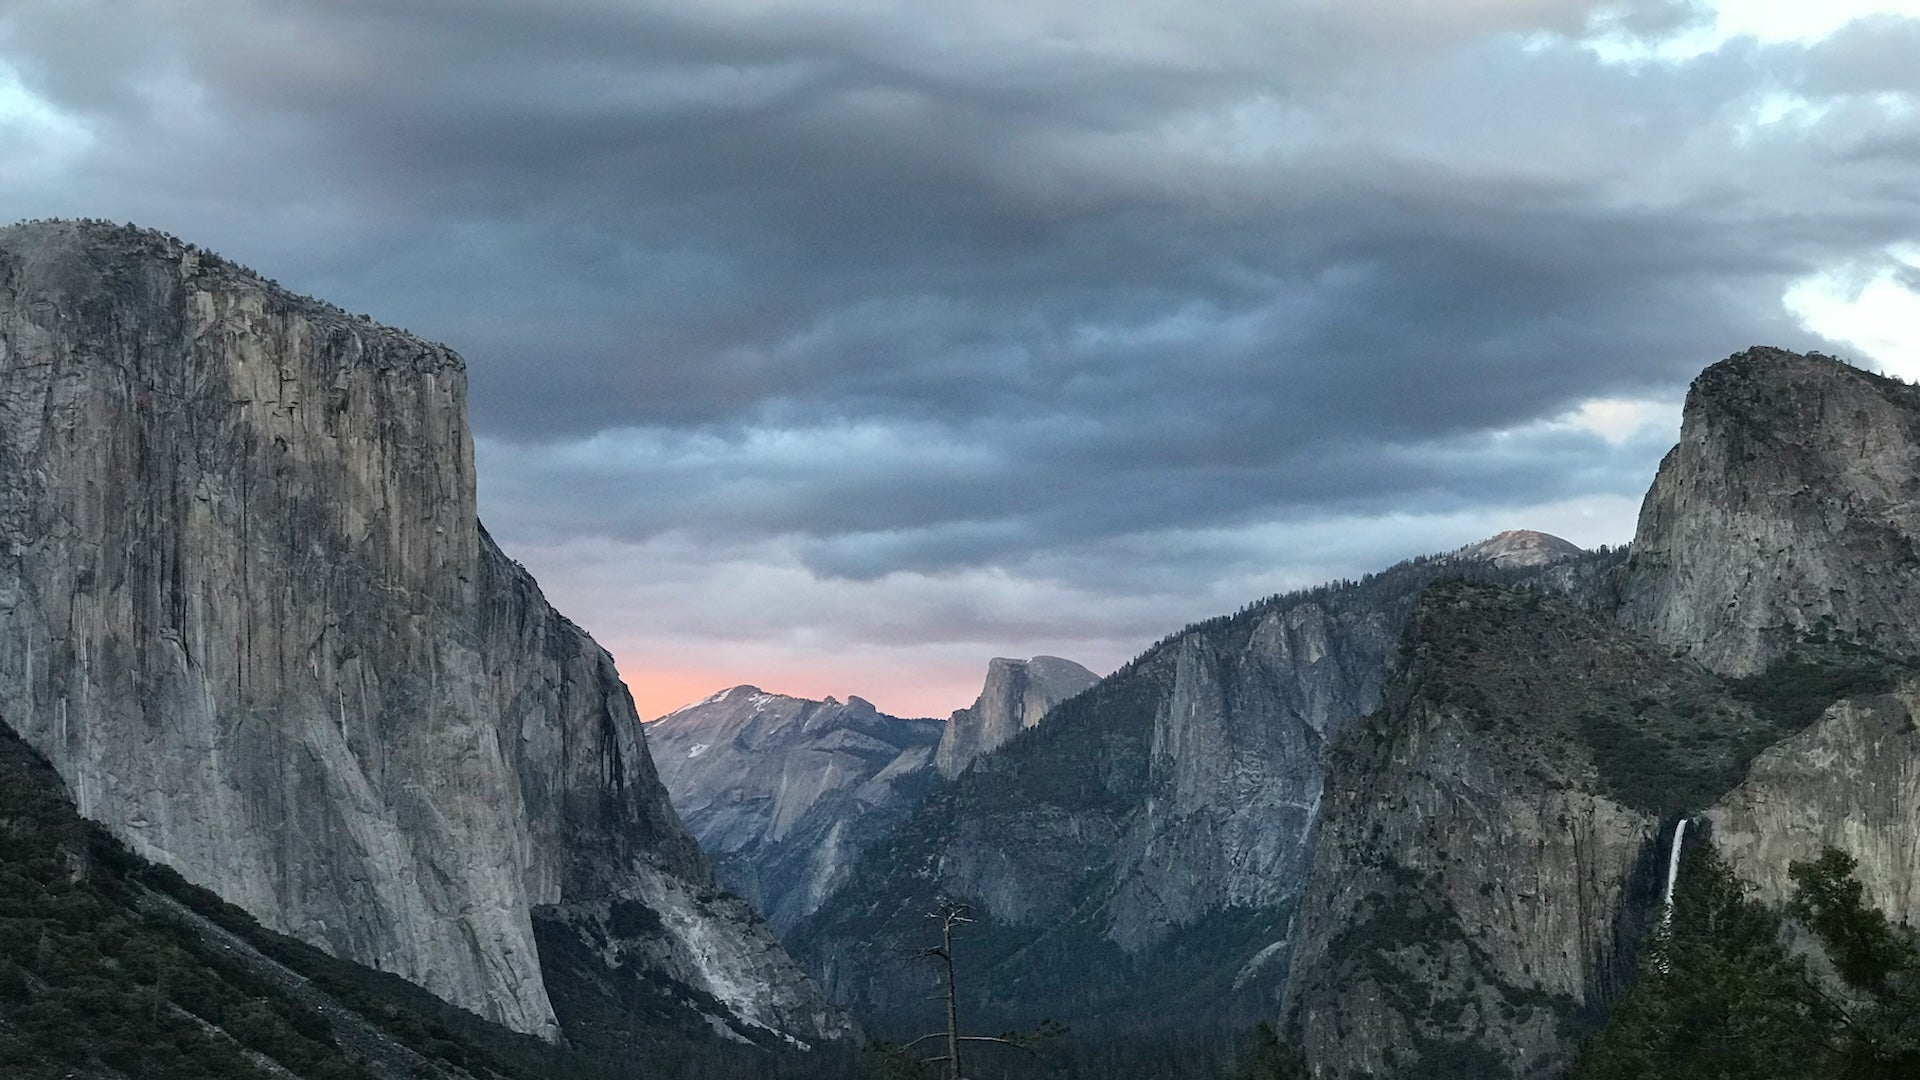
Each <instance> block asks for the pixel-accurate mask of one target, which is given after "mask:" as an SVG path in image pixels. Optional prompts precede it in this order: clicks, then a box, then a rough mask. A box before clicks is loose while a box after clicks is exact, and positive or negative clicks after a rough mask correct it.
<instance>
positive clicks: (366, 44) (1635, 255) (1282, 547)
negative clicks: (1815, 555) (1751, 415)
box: [0, 0, 1920, 715]
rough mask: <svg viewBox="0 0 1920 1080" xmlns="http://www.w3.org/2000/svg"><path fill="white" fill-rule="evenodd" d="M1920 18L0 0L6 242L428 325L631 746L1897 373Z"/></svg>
mask: <svg viewBox="0 0 1920 1080" xmlns="http://www.w3.org/2000/svg"><path fill="white" fill-rule="evenodd" d="M1915 56H1920V0H1832V2H1825V3H1820V4H1809V3H1804V2H1801V0H1746V2H1742V0H1722V2H1720V3H1717V4H1715V3H1669V2H1664V0H1645V2H1629V3H1621V4H1600V3H1582V2H1573V0H1459V2H1450V3H1441V2H1436V0H1343V2H1338V3H1336V2H1332V0H1276V2H1272V3H1267V4H1263V5H1257V6H1256V5H1248V4H1245V3H1242V2H1239V0H1183V2H1180V3H1174V2H1171V0H1164V2H1132V0H1103V2H1093V0H962V2H959V3H953V4H942V5H926V4H911V3H904V2H882V0H804V2H802V0H701V2H698V3H695V2H691V0H680V2H677V3H658V2H646V0H628V2H614V0H581V2H572V3H553V2H548V0H538V2H536V0H462V2H455V0H389V2H375V0H279V2H274V3H267V2H264V0H262V2H254V0H227V2H223V3H220V4H193V3H187V2H184V0H178V2H162V0H120V2H111V3H110V2H106V0H0V140H3V141H4V145H6V146H7V147H8V152H7V153H6V154H5V155H0V211H4V212H5V214H6V215H7V216H9V217H42V216H56V215H58V216H90V217H105V218H112V219H116V220H131V221H136V222H139V223H141V224H144V225H150V226H154V227H157V228H162V229H165V230H167V231H169V232H173V233H176V234H178V235H181V236H182V237H185V238H187V239H189V240H192V241H194V242H196V243H200V244H202V245H204V246H207V247H211V248H213V249H215V250H218V251H220V252H221V253H223V254H225V255H227V256H228V257H230V258H234V259H236V260H239V261H242V262H245V263H247V264H249V265H252V266H254V267H255V268H257V269H259V270H260V271H261V272H263V273H265V274H267V275H269V276H272V277H274V278H277V279H278V280H280V281H281V282H283V283H285V284H287V285H288V286H290V287H292V288H295V289H297V290H299V291H302V292H306V293H311V294H314V295H318V296H321V297H324V298H326V299H329V300H332V301H334V302H336V303H338V304H340V305H341V306H343V307H346V308H348V309H350V310H354V311H366V312H369V313H370V314H372V315H373V316H374V317H375V318H377V319H379V320H381V321H383V322H387V323H391V324H394V325H400V326H404V327H407V328H408V329H411V330H413V331H415V332H417V333H420V334H423V335H425V336H429V337H432V338H435V339H438V340H442V341H445V342H447V343H448V344H450V345H452V346H453V347H455V348H456V349H458V350H460V351H461V352H462V353H463V354H464V355H465V356H466V358H467V360H468V363H469V367H470V379H471V393H472V402H473V410H474V422H475V427H476V430H477V432H478V436H479V439H478V445H477V453H478V457H479V464H480V470H481V492H480V495H481V506H482V512H483V514H484V516H485V518H486V520H487V523H488V525H489V528H490V529H491V530H492V531H493V533H494V535H495V536H496V537H497V538H498V539H499V540H500V541H501V542H502V544H503V546H505V547H506V548H507V549H508V551H509V552H511V553H512V554H514V555H515V556H516V557H518V558H520V559H521V560H522V561H524V562H525V563H526V564H527V565H528V566H529V567H530V568H531V569H532V570H533V571H534V572H535V573H536V575H537V576H538V577H539V578H540V580H541V581H542V583H543V585H544V586H545V587H546V589H547V591H548V593H549V595H550V596H551V597H552V598H553V599H554V600H555V602H556V603H557V604H558V605H559V606H560V607H561V609H562V610H564V611H567V612H568V613H569V614H571V615H573V616H574V617H575V618H576V619H577V620H578V621H580V622H581V623H582V624H583V625H585V626H587V627H588V628H589V629H590V630H592V631H593V632H594V633H595V635H596V636H597V637H598V638H599V639H600V640H601V641H602V643H604V644H606V645H607V646H608V647H609V648H611V649H612V650H613V651H614V653H615V655H616V656H617V657H618V658H619V660H620V664H621V670H622V671H623V673H624V674H625V675H626V676H627V678H628V680H629V681H630V682H631V683H632V684H633V686H634V690H635V693H636V696H637V697H638V698H639V699H640V704H641V709H642V712H643V713H644V714H648V715H653V714H658V713H663V712H666V711H668V710H669V709H671V708H673V707H675V706H677V705H679V704H682V703H684V702H686V701H691V700H694V699H697V698H700V697H704V696H705V695H706V694H708V693H710V692H712V691H713V690H715V689H718V688H719V687H722V686H725V685H730V684H733V683H740V682H752V683H755V684H757V685H760V686H763V687H766V688H768V689H771V690H777V691H781V692H788V693H795V694H804V695H809V696H824V695H826V694H829V693H832V694H837V695H839V696H841V697H845V696H846V695H847V694H849V693H857V694H860V695H861V696H863V697H867V698H869V699H871V700H873V701H874V702H875V703H876V704H877V705H879V706H880V707H881V708H882V709H885V710H888V711H892V712H896V713H914V714H941V715H944V714H945V712H947V711H948V710H950V709H953V708H957V707H960V706H963V705H965V704H967V703H968V702H969V701H970V700H971V698H972V695H973V693H974V692H975V690H977V688H978V685H979V680H980V677H981V673H982V671H983V670H984V666H985V661H986V659H987V658H988V657H989V656H992V655H1017V656H1027V655H1032V654H1034V653H1052V654H1057V655H1062V656H1068V657H1072V658H1075V659H1077V660H1080V661H1081V662H1083V663H1086V664H1087V665H1089V666H1091V667H1094V668H1096V669H1097V670H1106V669H1107V668H1110V667H1111V666H1113V665H1115V664H1117V663H1119V662H1120V661H1122V660H1124V659H1125V658H1126V657H1128V656H1130V655H1132V654H1133V653H1135V652H1137V651H1138V650H1139V649H1140V648H1141V647H1143V646H1144V645H1146V644H1147V643H1149V642H1150V641H1152V640H1153V639H1155V638H1157V637H1159V636H1161V635H1162V634H1164V633H1166V632H1168V631H1170V630H1173V629H1175V628H1177V627H1178V626H1179V625H1181V624H1182V623H1184V622H1186V621H1189V620H1192V619H1196V618H1203V617H1206V616H1209V615H1214V614H1218V613H1221V612H1225V611H1229V610H1232V609H1234V608H1236V607H1238V606H1239V605H1241V604H1242V603H1244V602H1246V601H1248V600H1251V599H1253V598H1255V597H1258V596H1260V595H1263V594H1266V593H1270V592H1274V591H1279V590H1284V589H1288V588H1293V587H1297V586H1303V585H1310V584H1314V583H1317V582H1319V581H1322V580H1325V579H1327V578H1330V577H1338V576H1353V575H1358V574H1360V573H1363V572H1365V571H1367V570H1370V569H1376V568H1379V567H1381V566H1384V565H1385V564H1387V563H1389V562H1392V561H1394V560H1396V559H1398V558H1402V557H1405V556H1408V555H1413V554H1417V553H1422V552H1430V551H1437V550H1444V549H1448V548H1452V547H1457V546H1459V545H1461V544H1465V543H1468V542H1471V541H1474V540H1478V539H1481V538H1483V537H1485V536H1488V535H1491V534H1492V533H1494V532H1497V531H1500V530H1502V529H1506V528H1515V527H1528V528H1537V529H1543V530H1546V531H1549V532H1554V533H1558V534H1560V535H1563V536H1566V537H1568V538H1569V539H1572V540H1574V541H1576V542H1579V543H1582V544H1587V545H1591V544H1594V543H1600V542H1620V541H1623V540H1625V539H1627V537H1628V536H1629V535H1630V534H1631V530H1632V519H1633V514H1634V512H1635V509H1636V508H1637V506H1638V502H1639V497H1640V495H1641V493H1642V492H1643V491H1644V490H1645V488H1646V485H1647V483H1648V482H1649V480H1650V479H1651V477H1652V474H1653V470H1654V467H1655V465H1656V464H1657V463H1658V460H1659V457H1660V455H1661V454H1662V453H1664V451H1665V450H1666V449H1667V447H1669V446H1670V445H1671V444H1672V442H1673V439H1674V437H1675V434H1676V431H1677V423H1678V415H1679V402H1680V398H1681V395H1682V394H1683V392H1684V389H1685V385H1686V382H1687V381H1688V380H1689V379H1690V378H1691V377H1692V376H1693V375H1694V374H1695V373H1696V372H1697V371H1698V370H1699V369H1700V368H1701V367H1703V366H1705V365H1706V364H1708V363H1710V362H1712V361H1714V360H1716V359H1719V358H1720V357H1723V356H1725V355H1727V354H1729V353H1731V352H1734V351H1737V350H1739V349H1742V348H1745V347H1746V346H1748V345H1750V344H1759V343H1765V344H1776V345H1782V346H1786V347H1791V348H1800V349H1806V348H1817V349H1821V350H1824V351H1828V352H1833V353H1836V354H1839V355H1842V356H1847V357H1851V358H1853V359H1856V360H1857V361H1859V362H1862V363H1863V364H1866V365H1868V366H1877V367H1882V368H1884V369H1885V370H1888V371H1890V372H1892V373H1895V374H1900V375H1904V376H1907V377H1910V378H1911V377H1920V64H1915V63H1914V62H1913V58H1914V57H1915Z"/></svg>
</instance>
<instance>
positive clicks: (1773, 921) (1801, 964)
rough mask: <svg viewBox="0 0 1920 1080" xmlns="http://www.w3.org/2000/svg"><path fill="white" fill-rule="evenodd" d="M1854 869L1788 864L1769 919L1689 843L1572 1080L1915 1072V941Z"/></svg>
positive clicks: (1918, 1070)
mask: <svg viewBox="0 0 1920 1080" xmlns="http://www.w3.org/2000/svg"><path fill="white" fill-rule="evenodd" d="M1689 835H1690V836H1691V834H1689ZM1853 872H1854V861H1853V859H1852V858H1851V857H1850V856H1848V855H1847V854H1846V853H1844V852H1841V851H1836V850H1832V849H1828V850H1827V851H1826V852H1825V854H1823V855H1822V856H1821V857H1820V858H1819V859H1817V860H1814V861H1811V862H1803V863H1795V864H1794V865H1793V869H1792V873H1793V881H1794V894H1793V901H1792V903H1791V905H1790V906H1789V908H1788V910H1787V911H1785V912H1780V911H1776V910H1774V909H1772V908H1769V907H1768V906H1766V905H1764V904H1762V903H1760V902H1759V901H1757V900H1755V899H1754V898H1753V897H1751V896H1750V895H1748V893H1749V890H1748V888H1747V886H1746V885H1745V884H1744V883H1743V882H1741V881H1740V880H1739V879H1737V878H1736V877H1734V875H1733V873H1732V871H1731V870H1729V869H1728V867H1727V865H1726V863H1725V862H1724V861H1723V860H1722V859H1721V857H1720V855H1719V853H1718V851H1717V850H1716V849H1715V847H1714V845H1713V843H1712V841H1711V839H1710V838H1705V837H1703V838H1702V839H1701V840H1699V841H1692V840H1690V841H1689V843H1688V844H1687V845H1686V846H1685V848H1684V853H1683V857H1682V860H1681V869H1680V876H1679V878H1678V880H1677V883H1676V886H1675V890H1674V899H1673V906H1672V908H1671V914H1670V916H1669V917H1668V919H1667V920H1666V922H1665V923H1664V924H1663V925H1662V926H1661V927H1660V928H1659V929H1657V930H1656V931H1655V933H1654V936H1653V940H1652V941H1651V942H1650V943H1649V944H1648V947H1647V948H1646V949H1645V950H1643V952H1642V957H1641V962H1640V970H1639V976H1638V978H1637V980H1636V981H1635V983H1634V985H1633V987H1632V988H1631V989H1630V990H1629V991H1628V992H1627V994H1626V995H1625V997H1624V998H1623V999H1622V1000H1621V1001H1620V1002H1619V1003H1618V1005H1617V1006H1616V1007H1615V1008H1614V1010H1613V1012H1612V1015H1611V1016H1610V1017H1609V1018H1608V1020H1607V1023H1606V1025H1605V1026H1604V1027H1602V1028H1601V1030H1600V1031H1599V1032H1597V1033H1596V1034H1595V1035H1594V1036H1593V1037H1592V1038H1590V1039H1589V1040H1588V1042H1587V1044H1586V1045H1585V1046H1584V1047H1583V1048H1582V1050H1581V1054H1580V1057H1579V1059H1578V1060H1577V1062H1576V1063H1575V1065H1574V1068H1573V1074H1572V1075H1573V1080H1669V1078H1671V1080H1719V1078H1726V1080H1734V1078H1739V1080H1808V1078H1810V1077H1827V1078H1833V1080H1911V1078H1913V1077H1920V938H1917V937H1916V935H1915V933H1914V931H1913V930H1912V929H1911V928H1910V927H1906V926H1900V925H1896V924H1894V923H1891V922H1889V921H1888V919H1887V917H1886V916H1885V915H1884V914H1882V913H1881V912H1879V911H1877V910H1875V909H1873V908H1871V907H1869V906H1868V905H1867V904H1866V903H1865V901H1864V899H1863V890H1862V888H1861V885H1860V883H1859V882H1858V881H1857V880H1855V878H1854V873H1853Z"/></svg>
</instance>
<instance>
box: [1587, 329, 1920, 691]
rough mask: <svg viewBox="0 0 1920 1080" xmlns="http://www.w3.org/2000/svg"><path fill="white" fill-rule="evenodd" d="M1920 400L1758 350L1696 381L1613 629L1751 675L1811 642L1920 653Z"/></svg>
mask: <svg viewBox="0 0 1920 1080" xmlns="http://www.w3.org/2000/svg"><path fill="white" fill-rule="evenodd" d="M1917 537H1920V387H1914V386H1909V385H1907V384H1906V383H1902V382H1899V381H1897V380H1893V379H1888V378H1884V377H1882V376H1879V375H1874V374H1871V373H1869V372H1865V371H1861V370H1859V369H1857V368H1853V367H1849V366H1847V365H1845V364H1842V363H1839V362H1837V361H1835V360H1832V359H1829V358H1825V357H1819V356H1802V355H1798V354H1795V353H1789V352H1784V351H1782V350H1779V349H1765V348H1756V349H1750V350H1748V351H1746V352H1743V353H1739V354H1737V355H1735V356H1733V357H1730V358H1728V359H1727V360H1724V361H1721V362H1720V363H1717V364H1715V365H1713V366H1712V367H1709V368H1708V369H1706V371H1704V372H1702V373H1701V374H1700V377H1699V378H1698V379H1696V380H1695V381H1694V384H1693V386H1692V388H1691V389H1690V390H1689V392H1688V394H1687V404H1686V410H1685V413H1684V419H1683V421H1682V425H1681V429H1680V444H1679V445H1678V446H1676V447H1674V449H1673V451H1672V452H1671V453H1669V454H1668V455H1667V458H1666V460H1665V461H1663V462H1662V463H1661V465H1660V472H1659V474H1658V476H1656V477H1655V479H1654V483H1653V488H1652V490H1651V491H1649V492H1648V493H1647V498H1646V502H1645V503H1644V504H1643V505H1642V507H1641V510H1640V522H1639V526H1638V529H1637V530H1636V532H1635V534H1634V540H1633V558H1632V561H1631V562H1630V563H1629V567H1628V571H1627V573H1626V575H1625V578H1624V581H1623V592H1622V595H1623V597H1624V601H1625V603H1624V606H1623V608H1622V613H1621V614H1622V618H1623V619H1624V620H1625V621H1626V623H1627V624H1628V625H1630V626H1633V627H1634V628H1636V629H1638V630H1640V631H1642V632H1643V633H1646V634H1647V635H1649V636H1651V637H1653V638H1654V639H1655V640H1658V641H1664V642H1668V643H1670V644H1673V645H1676V646H1680V647H1683V648H1686V649H1687V650H1689V651H1690V652H1691V654H1692V655H1693V656H1695V657H1696V658H1698V659H1699V660H1700V661H1701V662H1702V663H1705V664H1706V665H1708V666H1709V667H1712V668H1714V669H1716V670H1719V671H1725V672H1729V673H1732V674H1751V673H1754V672H1758V671H1760V670H1762V669H1764V668H1765V667H1766V666H1767V665H1768V664H1769V663H1771V662H1773V661H1774V660H1777V659H1779V658H1781V657H1783V656H1784V655H1785V654H1786V653H1787V652H1788V651H1789V650H1790V649H1791V648H1792V646H1793V645H1794V644H1795V643H1796V642H1798V641H1800V640H1802V639H1804V638H1805V637H1807V636H1809V635H1814V636H1826V635H1833V636H1840V637H1845V638H1848V639H1851V640H1856V641H1860V642H1863V643H1865V644H1868V645H1871V646H1873V647H1875V648H1878V649H1880V650H1882V651H1885V652H1889V653H1896V654H1902V655H1913V654H1916V653H1920V618H1916V617H1915V612H1916V607H1915V604H1916V601H1920V556H1917V555H1916V552H1917V551H1920V549H1916V547H1915V541H1916V538H1917Z"/></svg>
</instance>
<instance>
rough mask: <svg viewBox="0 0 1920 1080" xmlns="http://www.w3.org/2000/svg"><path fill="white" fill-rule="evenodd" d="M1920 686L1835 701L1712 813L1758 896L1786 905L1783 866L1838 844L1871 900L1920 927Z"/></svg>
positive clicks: (1906, 684)
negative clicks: (1849, 857)
mask: <svg viewBox="0 0 1920 1080" xmlns="http://www.w3.org/2000/svg"><path fill="white" fill-rule="evenodd" d="M1916 717H1920V681H1916V680H1914V679H1912V678H1910V677H1909V678H1904V679H1902V680H1901V681H1900V682H1899V684H1898V685H1897V686H1895V687H1892V688H1890V689H1889V691H1888V692H1886V693H1877V694H1863V695H1859V696H1856V697H1852V698H1849V699H1847V700H1843V701H1840V702H1837V703H1836V704H1834V705H1833V706H1832V707H1831V708H1829V709H1828V710H1827V711H1826V712H1825V714H1823V715H1822V716H1821V718H1820V719H1819V720H1818V721H1817V722H1816V723H1815V724H1814V725H1813V726H1812V727H1811V728H1808V729H1807V730H1806V731H1804V732H1801V733H1800V734H1798V735H1795V736H1793V737H1792V738H1789V739H1787V740H1785V741H1784V742H1781V743H1780V744H1779V745H1777V746H1774V747H1773V748H1772V749H1770V750H1768V751H1767V752H1766V753H1764V754H1761V755H1760V757H1759V758H1757V759H1756V760H1755V761H1754V763H1753V768H1752V769H1751V770H1750V771H1749V772H1748V774H1747V777H1746V779H1745V781H1743V782H1742V783H1741V784H1740V786H1739V787H1737V788H1734V789H1733V790H1732V791H1731V792H1729V793H1728V794H1727V795H1726V797H1725V798H1723V799H1721V800H1720V801H1719V802H1718V803H1716V804H1715V805H1714V806H1712V807H1710V808H1709V809H1708V810H1707V813H1706V818H1707V820H1708V821H1710V822H1712V823H1713V835H1714V838H1715V840H1716V842H1717V843H1718V844H1719V846H1720V851H1721V854H1722V855H1724V856H1726V858H1727V861H1728V863H1729V864H1730V865H1731V866H1732V867H1733V869H1734V871H1735V872H1736V873H1738V874H1739V875H1740V876H1741V877H1743V878H1746V879H1747V880H1748V881H1751V882H1753V883H1754V884H1756V885H1757V886H1758V887H1759V888H1758V893H1757V895H1759V896H1760V897H1761V898H1763V899H1765V900H1767V901H1769V902H1771V903H1785V902H1786V900H1787V898H1788V897H1789V896H1790V895H1791V894H1792V891H1793V884H1792V882H1791V880H1790V879H1789V878H1788V877H1787V868H1788V866H1789V865H1791V864H1792V863H1793V862H1794V860H1796V859H1798V860H1811V859H1814V858H1816V857H1818V856H1819V854H1820V852H1821V850H1822V849H1824V848H1827V847H1837V848H1840V849H1841V850H1843V851H1845V852H1847V853H1848V854H1850V855H1852V856H1853V857H1854V858H1855V859H1857V860H1859V867H1858V869H1857V871H1856V876H1857V877H1858V879H1859V880H1860V882H1861V884H1863V885H1864V886H1866V898H1867V902H1868V903H1870V904H1872V905H1873V906H1875V907H1877V908H1879V909H1881V910H1882V911H1884V912H1886V913H1887V915H1888V917H1890V918H1892V919H1894V920H1896V921H1904V922H1907V923H1909V924H1914V925H1920V725H1917V724H1916Z"/></svg>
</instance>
